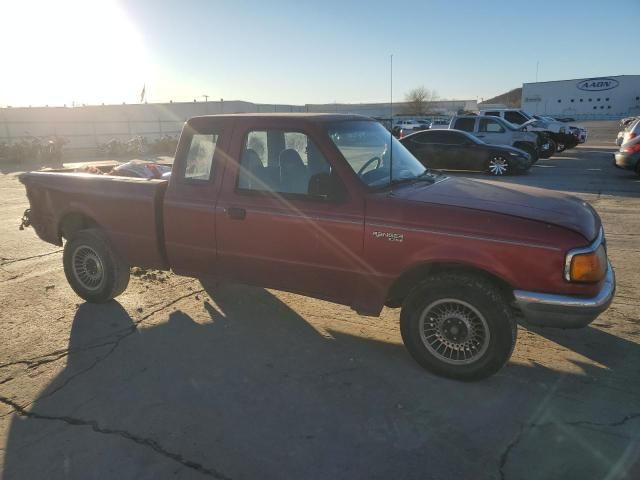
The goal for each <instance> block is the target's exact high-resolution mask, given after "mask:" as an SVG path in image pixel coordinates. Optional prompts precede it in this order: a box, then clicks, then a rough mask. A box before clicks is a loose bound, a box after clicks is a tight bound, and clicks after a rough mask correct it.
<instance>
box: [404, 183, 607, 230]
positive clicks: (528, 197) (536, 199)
mask: <svg viewBox="0 0 640 480" xmlns="http://www.w3.org/2000/svg"><path fill="white" fill-rule="evenodd" d="M416 185H419V184H416ZM394 196H396V197H400V198H404V199H406V200H408V201H413V202H421V203H433V204H440V205H450V206H456V207H462V208H469V209H474V210H480V211H485V212H492V213H499V214H504V215H511V216H515V217H520V218H525V219H529V220H536V221H539V222H544V223H548V224H551V225H556V226H559V227H563V228H567V229H570V230H573V231H575V232H577V233H579V234H580V235H582V236H583V237H584V238H585V239H586V240H587V241H591V240H593V239H594V238H595V237H596V235H597V233H598V230H599V229H600V218H599V217H598V215H597V214H596V213H595V211H594V210H593V209H592V208H591V206H590V205H589V204H587V203H586V202H584V201H582V200H580V199H579V198H576V197H573V196H571V195H567V194H564V193H560V192H556V191H551V190H545V189H542V188H535V187H528V186H524V185H517V184H510V183H504V182H495V181H489V180H469V179H463V178H452V177H447V178H445V179H444V180H441V181H438V182H436V183H434V184H433V185H428V186H424V185H419V186H416V187H415V188H411V187H407V188H403V189H398V190H396V191H395V192H394Z"/></svg>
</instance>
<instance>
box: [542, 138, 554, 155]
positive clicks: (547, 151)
mask: <svg viewBox="0 0 640 480" xmlns="http://www.w3.org/2000/svg"><path fill="white" fill-rule="evenodd" d="M546 143H548V144H549V148H548V149H545V150H543V151H541V152H540V158H544V159H546V158H551V156H552V155H553V154H554V153H556V149H557V148H558V144H557V143H556V142H555V140H553V139H551V138H549V139H548V140H547V142H546Z"/></svg>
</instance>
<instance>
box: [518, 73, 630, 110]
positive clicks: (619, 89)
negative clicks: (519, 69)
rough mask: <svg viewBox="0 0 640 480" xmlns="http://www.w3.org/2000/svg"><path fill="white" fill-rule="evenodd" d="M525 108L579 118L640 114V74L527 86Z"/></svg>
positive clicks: (530, 84) (524, 100) (523, 102)
mask: <svg viewBox="0 0 640 480" xmlns="http://www.w3.org/2000/svg"><path fill="white" fill-rule="evenodd" d="M522 109H523V110H525V111H527V112H530V113H534V114H539V115H551V116H566V117H574V118H580V119H607V118H622V117H628V116H630V115H640V75H619V76H613V77H597V78H580V79H574V80H557V81H553V82H535V83H524V84H523V85H522Z"/></svg>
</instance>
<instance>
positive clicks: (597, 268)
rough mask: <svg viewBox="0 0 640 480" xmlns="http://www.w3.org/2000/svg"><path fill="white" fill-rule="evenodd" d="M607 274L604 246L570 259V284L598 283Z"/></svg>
mask: <svg viewBox="0 0 640 480" xmlns="http://www.w3.org/2000/svg"><path fill="white" fill-rule="evenodd" d="M606 272H607V253H606V252H605V249H604V246H602V245H600V247H598V249H597V250H595V251H594V252H589V253H580V254H578V255H574V256H573V258H572V259H571V270H570V274H571V275H570V276H571V281H572V282H584V283H593V282H599V281H600V280H602V279H603V278H604V275H605V273H606Z"/></svg>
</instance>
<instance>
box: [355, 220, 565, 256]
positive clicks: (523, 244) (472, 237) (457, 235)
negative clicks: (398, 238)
mask: <svg viewBox="0 0 640 480" xmlns="http://www.w3.org/2000/svg"><path fill="white" fill-rule="evenodd" d="M367 226H369V227H377V228H391V229H395V230H407V231H411V232H421V233H432V234H434V235H444V236H446V237H455V238H467V239H469V240H484V241H486V242H494V243H502V244H506V245H516V246H520V247H532V248H541V249H544V250H552V251H554V252H559V251H561V249H560V248H557V247H552V246H550V245H537V244H534V243H527V242H516V241H511V240H500V239H498V238H488V237H479V236H477V235H466V234H462V233H451V232H442V231H438V230H429V229H426V228H411V227H402V226H398V225H389V224H385V223H366V224H365V227H367Z"/></svg>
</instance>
